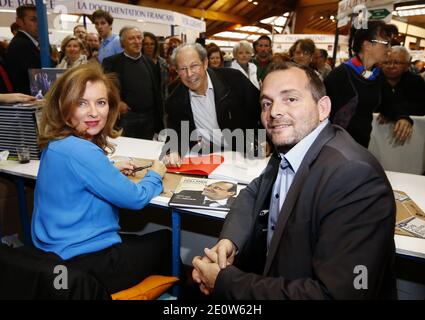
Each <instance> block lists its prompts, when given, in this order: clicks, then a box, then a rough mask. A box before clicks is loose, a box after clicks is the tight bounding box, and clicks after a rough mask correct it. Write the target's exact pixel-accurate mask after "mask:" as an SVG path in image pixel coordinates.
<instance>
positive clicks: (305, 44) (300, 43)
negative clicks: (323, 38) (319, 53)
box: [289, 39, 316, 67]
mask: <svg viewBox="0 0 425 320" xmlns="http://www.w3.org/2000/svg"><path fill="white" fill-rule="evenodd" d="M315 51H316V45H315V44H314V41H313V40H311V39H298V40H297V41H295V43H294V44H293V45H292V46H291V48H289V56H290V57H291V60H292V61H293V62H295V63H297V64H300V65H302V66H307V67H313V65H312V62H313V55H314V52H315Z"/></svg>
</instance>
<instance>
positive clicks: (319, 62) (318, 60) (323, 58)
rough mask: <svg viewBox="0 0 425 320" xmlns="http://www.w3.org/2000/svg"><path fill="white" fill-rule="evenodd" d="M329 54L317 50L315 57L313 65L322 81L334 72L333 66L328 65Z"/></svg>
mask: <svg viewBox="0 0 425 320" xmlns="http://www.w3.org/2000/svg"><path fill="white" fill-rule="evenodd" d="M327 60H328V52H327V51H326V50H325V49H318V48H317V49H316V51H314V55H313V65H314V67H315V69H316V70H317V72H319V74H320V76H321V77H322V79H323V80H324V79H326V77H327V76H328V75H329V73H330V72H331V71H332V68H331V66H330V65H329V64H328V63H327Z"/></svg>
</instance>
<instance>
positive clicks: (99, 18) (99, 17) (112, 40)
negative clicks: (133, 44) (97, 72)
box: [92, 9, 123, 63]
mask: <svg viewBox="0 0 425 320" xmlns="http://www.w3.org/2000/svg"><path fill="white" fill-rule="evenodd" d="M92 21H93V23H94V25H95V27H96V30H97V33H98V34H99V36H100V38H101V39H102V43H101V44H100V47H99V52H98V60H99V62H100V63H102V61H103V59H105V58H107V57H110V56H113V55H115V54H118V53H121V52H122V51H123V48H122V47H121V44H120V38H119V37H118V35H116V34H112V23H113V22H114V18H113V17H112V16H111V14H110V13H109V12H107V11H103V10H101V9H99V10H96V11H95V12H93V14H92Z"/></svg>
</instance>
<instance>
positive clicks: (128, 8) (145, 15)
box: [0, 0, 206, 32]
mask: <svg viewBox="0 0 425 320" xmlns="http://www.w3.org/2000/svg"><path fill="white" fill-rule="evenodd" d="M0 1H1V0H0ZM56 3H60V4H62V5H64V6H65V7H67V9H68V10H69V11H68V13H69V14H87V15H91V14H92V13H93V11H95V10H98V9H102V10H104V11H108V12H109V13H110V14H111V15H112V16H113V17H114V18H119V19H127V20H143V21H144V22H151V23H161V24H167V25H178V26H182V27H186V28H189V29H194V30H197V31H199V32H205V29H206V26H205V21H202V20H199V19H195V18H192V17H189V16H186V15H183V14H180V13H177V12H173V11H168V10H162V9H155V8H147V7H141V6H132V5H128V4H123V3H116V2H110V1H99V0H74V1H64V0H60V1H56Z"/></svg>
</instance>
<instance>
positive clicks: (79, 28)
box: [74, 24, 91, 59]
mask: <svg viewBox="0 0 425 320" xmlns="http://www.w3.org/2000/svg"><path fill="white" fill-rule="evenodd" d="M74 36H76V37H77V38H78V39H80V40H81V43H82V44H83V51H82V53H83V54H84V55H85V56H86V57H87V59H88V58H89V57H90V55H91V50H90V48H89V46H88V44H87V29H86V27H84V26H83V25H82V24H77V25H76V26H75V27H74Z"/></svg>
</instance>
